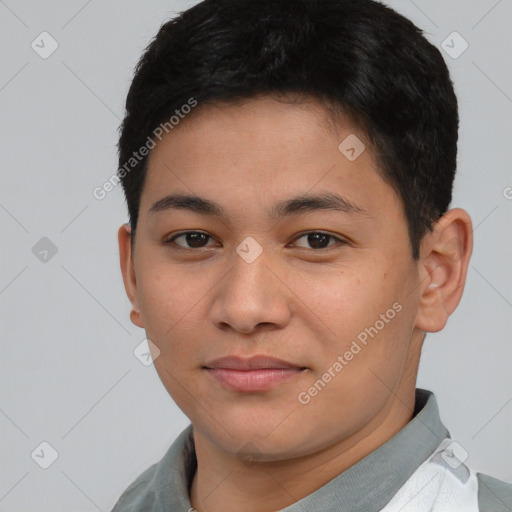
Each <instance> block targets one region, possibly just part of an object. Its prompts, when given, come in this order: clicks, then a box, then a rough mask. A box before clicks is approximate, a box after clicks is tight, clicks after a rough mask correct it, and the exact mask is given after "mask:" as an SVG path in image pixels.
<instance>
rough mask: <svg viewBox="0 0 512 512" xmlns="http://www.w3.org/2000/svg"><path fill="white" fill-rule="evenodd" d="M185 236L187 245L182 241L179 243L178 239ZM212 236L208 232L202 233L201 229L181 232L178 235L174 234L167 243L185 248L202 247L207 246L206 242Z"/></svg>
mask: <svg viewBox="0 0 512 512" xmlns="http://www.w3.org/2000/svg"><path fill="white" fill-rule="evenodd" d="M180 238H183V239H184V240H185V244H186V245H182V244H181V243H177V242H176V240H178V239H180ZM210 238H212V237H211V236H210V235H207V234H206V233H202V232H201V231H186V232H184V233H180V234H178V235H175V236H173V237H172V238H170V239H169V240H167V241H166V242H165V244H166V245H167V244H173V243H174V244H176V245H178V246H179V247H182V248H184V249H202V248H203V247H207V246H206V245H205V242H207V241H208V239H210Z"/></svg>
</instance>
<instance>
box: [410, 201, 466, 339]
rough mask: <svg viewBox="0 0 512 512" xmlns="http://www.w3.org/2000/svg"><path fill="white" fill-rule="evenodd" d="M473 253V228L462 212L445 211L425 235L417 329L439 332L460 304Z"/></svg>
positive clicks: (459, 209)
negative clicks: (431, 230)
mask: <svg viewBox="0 0 512 512" xmlns="http://www.w3.org/2000/svg"><path fill="white" fill-rule="evenodd" d="M472 250H473V227H472V223H471V218H470V216H469V215H468V213H467V212H466V211H465V210H462V209H461V208H454V209H452V210H449V211H448V212H446V214H445V215H443V217H441V218H440V219H439V221H438V222H437V223H436V224H435V226H434V231H433V232H432V233H430V234H428V235H426V236H425V238H424V240H423V243H422V248H421V257H420V260H419V261H418V265H419V267H418V268H419V280H420V285H419V290H420V297H419V299H420V304H419V309H418V314H417V316H416V327H417V328H418V329H421V330H422V331H425V332H438V331H440V330H441V329H443V328H444V326H445V325H446V322H447V321H448V317H449V316H450V315H451V314H452V313H453V311H454V310H455V308H456V307H457V305H458V304H459V302H460V299H461V297H462V292H463V291H464V286H465V283H466V276H467V270H468V266H469V259H470V257H471V253H472Z"/></svg>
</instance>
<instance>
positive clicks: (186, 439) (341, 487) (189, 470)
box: [152, 389, 450, 512]
mask: <svg viewBox="0 0 512 512" xmlns="http://www.w3.org/2000/svg"><path fill="white" fill-rule="evenodd" d="M192 434H193V430H192V425H189V426H188V427H187V428H186V429H185V430H184V431H183V432H182V433H181V434H180V435H179V437H178V438H177V439H176V441H175V442H174V443H173V444H172V446H171V447H170V448H169V450H168V451H167V453H166V454H165V455H164V457H163V458H162V460H161V461H160V463H159V464H158V468H157V470H156V473H155V474H154V483H155V485H154V486H152V487H153V492H155V496H154V499H155V504H157V503H158V505H157V506H156V507H155V508H154V509H153V510H155V511H160V510H162V511H163V510H188V509H189V508H191V505H190V500H189V490H190V485H191V483H192V478H193V476H194V473H195V471H196V468H197V461H196V455H195V449H194V439H193V435H192ZM449 436H450V434H449V432H448V430H446V428H445V427H444V425H443V424H442V423H441V419H440V417H439V410H438V407H437V402H436V399H435V396H434V394H433V393H432V392H430V391H427V390H423V389H416V402H415V408H414V413H413V418H412V419H411V421H410V422H409V423H408V424H407V425H406V426H405V427H404V428H402V430H400V431H399V432H398V433H397V434H396V435H395V436H393V437H392V438H391V439H390V440H389V441H387V442H386V443H384V444H383V445H382V446H380V447H379V448H377V449H376V450H375V451H373V452H372V453H370V454H369V455H367V456H366V457H364V458H363V459H361V460H360V461H359V462H358V463H356V464H355V465H354V466H352V467H351V468H349V469H347V470H346V471H344V472H343V473H341V474H340V475H338V476H337V477H335V478H334V479H333V480H331V481H330V482H328V483H327V484H326V485H324V486H323V487H321V488H320V489H317V490H316V491H315V492H313V493H311V494H309V495H308V496H306V497H304V498H302V499H301V500H299V501H297V502H296V503H294V504H292V505H290V506H288V507H286V508H284V509H282V512H306V511H309V510H322V511H326V512H328V511H339V510H350V511H351V512H378V511H379V510H381V509H382V508H383V507H384V506H385V505H386V504H387V503H388V502H389V501H390V500H391V498H392V497H393V496H394V495H395V494H396V492H397V491H398V489H400V487H402V485H403V484H404V483H405V482H406V481H407V480H408V479H409V477H410V476H411V475H412V474H413V473H414V471H415V470H416V469H417V468H418V467H419V466H420V465H421V464H422V463H423V462H424V461H425V460H426V459H427V458H428V457H429V456H430V455H431V454H432V452H433V451H434V449H435V448H436V447H437V446H438V445H439V443H440V442H441V441H442V440H443V439H444V438H446V437H449Z"/></svg>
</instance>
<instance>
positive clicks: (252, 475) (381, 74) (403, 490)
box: [114, 0, 512, 512]
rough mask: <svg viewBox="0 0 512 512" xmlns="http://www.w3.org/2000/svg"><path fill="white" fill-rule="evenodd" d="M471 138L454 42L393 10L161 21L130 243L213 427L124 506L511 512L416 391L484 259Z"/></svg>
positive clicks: (169, 378) (160, 365)
mask: <svg viewBox="0 0 512 512" xmlns="http://www.w3.org/2000/svg"><path fill="white" fill-rule="evenodd" d="M457 130H458V113H457V100H456V97H455V94H454V91H453V86H452V83H451V81H450V77H449V73H448V70H447V68H446V65H445V63H444V61H443V59H442V57H441V55H440V53H439V51H438V50H437V49H436V48H435V47H433V46H432V45H431V44H430V43H428V41H426V39H425V38H424V37H423V36H422V34H421V32H420V30H419V29H418V28H416V27H415V26H414V25H413V24H412V23H411V22H410V21H408V20H407V19H405V18H403V17H402V16H400V15H398V14H397V13H396V12H394V11H393V10H391V9H389V8H387V7H385V6H384V5H382V4H379V3H376V2H372V1H361V0H357V1H353V0H323V1H320V0H293V1H292V0H263V1H258V2H254V1H253V0H206V1H204V2H201V3H199V4H198V5H196V6H194V7H192V8H191V9H189V10H187V11H185V12H184V13H182V14H181V15H180V16H178V17H177V18H175V19H173V20H171V21H169V22H167V23H166V24H164V25H163V26H162V27H161V29H160V31H159V33H158V35H157V36H156V38H155V39H154V40H153V41H152V42H151V44H150V45H149V46H148V48H147V50H146V51H145V53H144V55H143V56H142V58H141V60H140V62H139V64H138V66H137V69H136V73H135V77H134V80H133V83H132V85H131V88H130V91H129V93H128V98H127V102H126V117H125V119H124V121H123V125H122V130H121V137H120V142H119V150H120V155H119V156H120V160H119V161H120V166H119V177H120V178H121V180H122V184H123V188H124V191H125V195H126V199H127V204H128V210H129V214H130V223H129V225H123V226H121V228H120V229H119V247H120V259H121V268H122V273H123V279H124V283H125V288H126V292H127V294H128V297H129V299H130V301H131V303H132V311H131V313H130V317H131V320H132V322H133V323H134V324H135V325H137V326H139V327H141V328H144V329H145V331H146V334H147V338H148V339H149V340H150V341H149V342H148V344H149V347H150V350H151V352H152V355H153V358H154V364H155V368H156V370H157V372H158V375H159V376H160V378H161V380H162V382H163V384H164V386H165V387H166V389H167V391H168V392H169V394H170V395H171V396H172V398H173V399H174V400H175V402H176V403H177V404H178V406H179V407H180V408H181V409H182V410H183V412H184V413H185V414H186V415H187V416H188V418H189V419H190V421H191V425H190V426H189V427H188V428H187V429H186V430H185V431H184V432H183V433H182V434H181V435H180V437H179V438H178V439H177V440H176V441H175V442H174V443H173V445H172V446H171V447H170V449H169V451H168V452H167V453H166V454H165V455H164V457H163V458H162V460H161V461H160V462H159V463H158V464H155V465H154V466H152V467H151V468H148V469H147V470H146V471H145V472H144V473H143V474H141V475H140V477H139V478H137V479H136V481H135V482H133V483H132V484H131V485H130V486H129V488H128V489H127V490H126V491H125V492H124V493H123V495H122V496H121V497H120V498H119V501H118V503H117V504H116V506H115V507H114V511H115V512H122V511H123V512H124V511H128V510H130V511H143V510H144V511H155V512H156V511H171V510H172V511H178V510H183V511H187V510H197V511H199V512H217V511H223V512H231V511H234V510H237V511H251V512H267V511H275V510H286V511H287V512H295V511H317V510H318V511H328V510H332V511H335V510H336V511H340V510H347V511H351V512H354V511H365V512H369V511H386V512H390V511H398V510H402V511H406V510H409V511H412V510H414V511H434V512H441V511H465V512H468V511H477V510H480V511H488V510H489V511H490V510H492V511H497V510H500V511H506V510H510V509H511V507H512V499H511V486H510V485H509V484H506V483H504V482H500V481H498V480H496V479H494V478H492V477H489V476H486V475H481V474H477V473H476V472H475V471H474V470H473V469H471V468H469V467H467V466H466V465H465V464H464V461H465V458H466V457H465V450H464V448H463V447H462V446H461V445H460V444H458V443H457V442H456V441H452V440H451V439H450V437H449V433H448V431H447V430H446V428H445V427H444V426H443V424H442V423H441V420H440V418H439V413H438V410H437V406H436V401H435V398H434V396H433V395H432V393H430V392H428V391H424V390H416V389H415V383H416V375H417V371H418V364H419V358H420V353H421V347H422V343H423V341H424V338H425V335H426V333H427V332H437V331H440V330H441V329H443V328H444V326H445V325H446V322H447V320H448V317H449V316H450V314H451V313H452V312H453V311H454V310H455V308H456V307H457V305H458V303H459V301H460V298H461V296H462V293H463V289H464V284H465V280H466V273H467V269H468V264H469V259H470V256H471V251H472V244H473V240H472V224H471V219H470V217H469V215H468V214H467V212H466V211H464V210H462V209H460V208H455V209H450V210H449V209H448V207H449V204H450V201H451V195H452V185H453V179H454V175H455V169H456V153H457Z"/></svg>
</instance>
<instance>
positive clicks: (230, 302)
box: [212, 237, 289, 333]
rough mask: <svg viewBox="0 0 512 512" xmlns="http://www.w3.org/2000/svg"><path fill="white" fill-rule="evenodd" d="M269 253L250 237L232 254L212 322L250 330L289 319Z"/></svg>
mask: <svg viewBox="0 0 512 512" xmlns="http://www.w3.org/2000/svg"><path fill="white" fill-rule="evenodd" d="M271 265H272V262H271V261H269V254H268V253H267V252H266V251H264V250H263V247H262V246H260V245H259V244H258V243H257V242H256V241H255V240H254V239H250V237H248V239H245V240H244V241H243V242H242V243H241V244H239V246H238V247H237V248H236V252H235V254H233V260H232V267H231V271H230V272H229V273H228V275H227V276H226V281H225V282H224V283H223V286H222V287H221V288H220V289H219V293H218V295H217V297H216V299H215V303H214V304H213V308H212V321H213V322H214V323H215V324H217V326H220V325H226V324H227V325H230V326H231V327H232V328H233V329H235V330H238V331H241V332H246V333H247V332H251V331H252V330H253V329H255V328H256V326H257V325H259V324H277V325H280V326H282V325H284V323H285V322H286V321H287V319H288V318H289V307H288V302H287V298H286V296H285V294H282V293H280V291H279V290H280V287H279V285H278V283H276V277H275V275H274V273H273V272H272V271H271V270H270V269H269V268H268V267H269V266H271Z"/></svg>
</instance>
